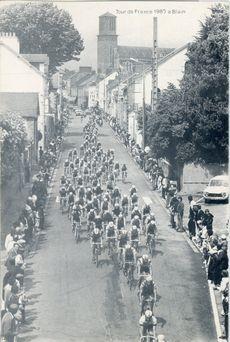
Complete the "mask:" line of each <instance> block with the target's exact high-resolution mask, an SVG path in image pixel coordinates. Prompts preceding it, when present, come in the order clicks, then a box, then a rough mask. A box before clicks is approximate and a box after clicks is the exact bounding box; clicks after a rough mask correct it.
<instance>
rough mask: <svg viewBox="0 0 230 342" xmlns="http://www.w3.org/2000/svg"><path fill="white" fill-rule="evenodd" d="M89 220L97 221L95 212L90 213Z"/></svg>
mask: <svg viewBox="0 0 230 342" xmlns="http://www.w3.org/2000/svg"><path fill="white" fill-rule="evenodd" d="M88 220H89V221H94V220H95V213H94V212H91V213H89V215H88Z"/></svg>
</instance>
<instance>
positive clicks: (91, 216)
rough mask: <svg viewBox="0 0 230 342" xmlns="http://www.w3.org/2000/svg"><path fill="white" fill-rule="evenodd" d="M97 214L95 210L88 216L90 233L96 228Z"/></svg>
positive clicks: (91, 210)
mask: <svg viewBox="0 0 230 342" xmlns="http://www.w3.org/2000/svg"><path fill="white" fill-rule="evenodd" d="M95 217H96V213H95V211H94V210H93V209H90V211H89V212H88V215H87V229H88V231H91V230H92V228H93V227H94V221H95Z"/></svg>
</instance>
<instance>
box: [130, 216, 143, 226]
mask: <svg viewBox="0 0 230 342" xmlns="http://www.w3.org/2000/svg"><path fill="white" fill-rule="evenodd" d="M131 224H132V226H135V227H137V228H138V229H139V230H140V229H141V220H140V218H139V216H138V215H135V216H134V218H133V219H132V221H131Z"/></svg>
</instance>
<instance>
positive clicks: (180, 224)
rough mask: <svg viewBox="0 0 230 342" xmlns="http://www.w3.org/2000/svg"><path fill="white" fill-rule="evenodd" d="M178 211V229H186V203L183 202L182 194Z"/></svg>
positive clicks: (179, 198)
mask: <svg viewBox="0 0 230 342" xmlns="http://www.w3.org/2000/svg"><path fill="white" fill-rule="evenodd" d="M176 212H177V231H178V232H183V231H184V225H183V217H184V203H183V200H182V197H181V196H179V197H178V204H177V208H176Z"/></svg>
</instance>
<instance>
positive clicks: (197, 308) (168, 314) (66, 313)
mask: <svg viewBox="0 0 230 342" xmlns="http://www.w3.org/2000/svg"><path fill="white" fill-rule="evenodd" d="M81 141H82V125H81V123H80V118H74V120H73V122H72V124H71V127H70V129H69V132H68V133H67V134H66V139H65V143H64V152H63V155H62V157H61V163H60V168H59V169H58V170H57V173H56V178H55V181H54V186H53V189H52V193H51V196H50V200H49V205H48V208H47V217H46V222H47V227H46V230H45V231H44V232H42V233H41V235H40V239H39V241H38V244H37V246H36V250H35V252H34V255H33V256H32V257H31V258H30V259H28V260H27V271H26V280H25V283H26V291H27V293H28V295H29V297H30V302H29V304H28V306H27V325H26V326H25V329H23V332H22V334H21V335H20V337H19V338H18V342H29V341H41V342H46V341H47V342H49V341H62V342H70V341H75V342H91V341H98V342H103V341H114V342H115V341H117V342H119V341H124V342H126V341H127V342H129V341H130V342H133V341H138V340H139V330H138V320H139V317H140V308H139V305H138V300H137V290H136V289H134V290H132V291H130V290H129V288H128V286H127V284H126V280H125V278H124V276H123V275H122V274H120V273H119V271H118V270H117V269H116V268H115V267H114V265H113V263H112V262H111V261H110V259H109V258H108V256H107V254H106V253H104V254H102V255H101V257H100V267H99V268H96V266H95V264H93V263H92V261H91V257H92V256H91V249H90V244H89V241H88V240H86V239H83V240H82V241H81V242H80V243H79V244H78V245H76V243H75V242H74V239H73V234H72V232H71V227H70V221H68V218H67V217H66V215H62V214H61V213H60V211H59V204H58V203H57V202H56V197H57V194H58V191H59V179H60V177H61V175H62V172H63V171H62V165H63V161H64V159H65V157H66V154H67V151H68V149H72V148H73V147H75V146H76V147H79V144H80V143H81ZM100 141H101V142H102V145H103V147H104V148H113V149H115V155H116V159H117V160H118V161H119V162H120V163H122V162H126V164H127V166H128V181H127V184H125V185H124V184H122V183H121V182H120V183H119V184H120V185H119V186H120V187H121V189H122V192H123V193H125V192H126V193H127V192H128V190H129V188H130V187H131V184H135V185H136V186H137V189H138V193H139V197H141V198H142V199H143V197H144V198H145V199H146V198H147V200H150V201H151V202H152V207H153V208H154V212H155V215H156V219H157V224H158V230H159V238H158V241H157V246H156V251H155V254H154V256H153V275H154V279H155V282H156V285H157V288H158V294H159V296H158V299H159V302H158V306H157V307H156V309H155V315H156V317H157V319H158V326H157V333H158V334H160V333H161V334H164V335H165V336H166V338H167V341H170V342H185V341H187V342H212V341H216V333H215V327H214V322H213V315H212V308H211V302H210V298H209V292H208V286H207V281H206V277H205V272H204V269H203V268H202V259H201V256H200V254H199V253H198V252H197V251H196V249H194V248H192V247H191V245H189V244H188V241H187V239H186V237H185V235H184V234H183V233H177V232H175V231H174V230H171V229H170V227H169V226H168V220H169V218H168V214H167V212H166V210H165V208H164V206H163V204H162V203H161V200H160V199H159V196H158V194H156V193H153V192H152V191H151V190H150V187H149V184H148V182H147V181H146V179H145V177H144V176H143V174H142V172H141V171H140V170H139V169H138V167H137V166H136V164H135V163H134V162H133V161H132V159H131V158H130V156H129V155H128V153H127V151H126V150H125V148H124V147H123V146H122V145H120V143H118V141H117V140H116V138H115V137H114V136H113V135H112V131H111V129H110V128H109V127H107V126H106V127H102V128H101V129H100ZM83 236H85V235H83ZM143 252H144V249H143Z"/></svg>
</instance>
